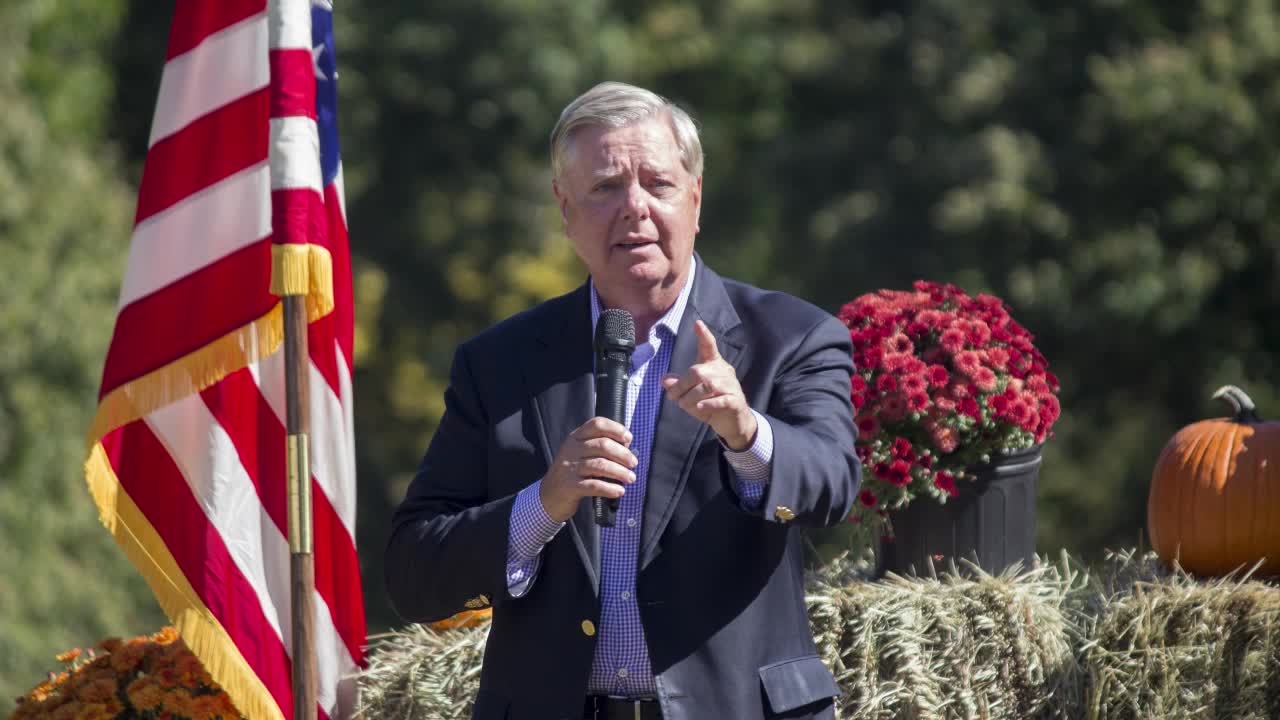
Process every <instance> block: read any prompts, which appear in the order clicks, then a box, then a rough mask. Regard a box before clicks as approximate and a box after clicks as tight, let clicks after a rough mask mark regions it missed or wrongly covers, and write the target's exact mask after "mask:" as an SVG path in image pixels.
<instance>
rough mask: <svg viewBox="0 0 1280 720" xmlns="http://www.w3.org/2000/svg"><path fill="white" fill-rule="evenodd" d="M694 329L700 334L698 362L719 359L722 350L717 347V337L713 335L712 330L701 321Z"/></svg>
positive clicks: (695, 324)
mask: <svg viewBox="0 0 1280 720" xmlns="http://www.w3.org/2000/svg"><path fill="white" fill-rule="evenodd" d="M693 328H694V331H695V332H697V333H698V362H710V361H712V360H716V359H718V358H719V357H720V350H719V348H717V347H716V336H715V335H713V334H711V328H709V327H707V324H706V323H704V322H702V321H701V320H698V321H697V322H695V323H694V325H693Z"/></svg>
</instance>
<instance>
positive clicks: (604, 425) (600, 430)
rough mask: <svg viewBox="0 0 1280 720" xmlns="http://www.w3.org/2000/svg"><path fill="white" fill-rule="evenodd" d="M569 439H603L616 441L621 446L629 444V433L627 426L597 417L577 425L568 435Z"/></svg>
mask: <svg viewBox="0 0 1280 720" xmlns="http://www.w3.org/2000/svg"><path fill="white" fill-rule="evenodd" d="M569 437H572V438H573V439H575V440H579V441H585V440H591V439H592V438H601V437H604V438H612V439H613V440H617V441H618V442H620V443H622V444H623V445H630V444H631V431H630V430H628V429H627V426H625V425H623V424H622V423H620V422H618V421H616V420H610V419H609V418H607V417H601V416H599V415H597V416H595V417H593V418H591V419H590V420H588V421H586V422H584V423H582V424H581V425H579V426H578V427H577V428H576V429H574V431H573V432H571V433H569Z"/></svg>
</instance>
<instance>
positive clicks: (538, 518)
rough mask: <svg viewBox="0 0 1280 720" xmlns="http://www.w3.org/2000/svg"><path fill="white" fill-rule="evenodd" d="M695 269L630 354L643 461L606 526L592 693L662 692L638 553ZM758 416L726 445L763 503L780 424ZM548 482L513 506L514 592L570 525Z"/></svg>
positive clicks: (631, 406)
mask: <svg viewBox="0 0 1280 720" xmlns="http://www.w3.org/2000/svg"><path fill="white" fill-rule="evenodd" d="M694 269H695V268H693V267H691V268H690V271H689V279H688V281H686V282H685V286H684V289H683V290H681V292H680V296H679V298H677V299H676V302H675V304H674V305H672V306H671V309H670V310H668V311H667V312H666V314H665V315H663V316H662V318H660V319H659V320H658V322H657V324H656V325H655V326H654V328H653V330H652V331H651V332H650V333H649V339H648V342H646V343H642V344H639V345H637V346H636V349H635V352H634V353H633V354H632V356H631V380H630V383H629V384H628V387H627V417H626V420H627V422H626V425H627V429H628V430H630V431H631V435H632V442H631V451H632V452H633V453H634V454H635V456H636V459H637V460H639V465H638V466H637V467H636V469H635V474H636V481H635V482H634V483H632V484H631V485H630V486H628V487H627V492H626V494H625V495H623V496H622V500H621V501H620V502H619V505H618V515H617V524H616V525H615V526H614V527H611V528H601V529H600V547H601V558H600V562H601V573H600V598H601V608H600V630H599V636H598V638H597V641H596V649H595V658H594V660H593V662H592V664H591V677H590V679H589V682H588V690H589V692H591V693H592V694H598V695H614V696H619V697H630V698H641V697H655V696H656V695H657V688H656V686H655V684H654V679H653V669H652V667H651V666H650V663H649V649H648V647H647V646H646V645H645V638H644V626H643V625H642V624H641V622H640V609H639V606H637V605H636V597H635V587H636V584H635V580H636V569H637V564H638V562H639V560H638V557H637V553H638V551H639V546H640V525H641V521H642V518H643V515H644V498H645V490H646V487H647V485H648V477H649V455H650V451H651V450H652V448H653V433H654V426H655V424H656V423H657V419H658V408H659V406H660V405H661V404H662V397H663V394H664V391H663V388H662V376H663V375H665V374H666V373H667V370H668V368H669V367H670V365H671V352H672V349H673V348H674V347H675V337H676V330H677V329H678V328H679V327H680V319H681V318H682V317H683V316H684V310H685V306H686V305H687V304H688V302H689V295H690V291H691V290H692V288H693V276H694ZM600 311H601V308H600V299H599V296H598V295H597V294H596V289H595V285H592V286H591V327H592V329H593V332H594V328H595V324H596V321H597V320H598V319H599V317H600ZM753 412H754V411H753ZM756 422H757V424H758V426H759V431H758V432H757V433H756V440H755V443H754V444H753V445H752V446H751V447H749V448H747V449H746V450H744V451H742V452H734V451H732V450H729V449H728V448H727V447H725V448H724V453H725V459H726V460H727V461H728V462H729V465H730V466H731V467H732V468H733V469H734V474H735V476H736V478H735V479H736V481H737V486H738V493H739V497H740V498H741V499H742V502H743V504H744V505H745V506H747V507H754V508H759V507H760V505H761V503H762V502H763V500H764V492H765V484H766V483H767V482H768V479H769V470H770V464H771V462H772V459H773V429H772V428H771V427H770V426H769V423H768V421H767V420H766V419H765V418H764V416H763V415H760V414H759V413H756ZM541 484H542V481H541V480H539V481H537V482H535V483H534V484H533V485H530V486H529V487H527V488H525V489H524V490H522V491H521V492H520V493H519V495H517V497H516V502H515V506H514V507H513V508H512V511H511V521H510V523H511V526H510V542H509V544H508V548H507V588H508V591H509V592H510V593H511V595H512V597H521V596H523V595H524V594H525V593H527V592H528V591H529V588H530V587H532V585H533V582H534V580H535V578H536V577H537V573H538V565H539V560H540V557H541V554H542V548H543V546H544V545H546V544H547V543H548V542H550V541H551V539H552V538H553V537H555V535H556V533H558V532H559V531H560V529H561V528H563V527H564V523H558V522H555V521H554V520H552V519H551V518H550V517H548V516H547V512H546V510H545V509H544V508H543V507H542V502H541V500H540V499H539V496H538V492H539V488H540V487H541Z"/></svg>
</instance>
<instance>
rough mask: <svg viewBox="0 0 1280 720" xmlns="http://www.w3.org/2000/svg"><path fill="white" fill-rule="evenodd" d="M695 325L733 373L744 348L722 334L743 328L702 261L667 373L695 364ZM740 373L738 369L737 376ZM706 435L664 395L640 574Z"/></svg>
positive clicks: (679, 372)
mask: <svg viewBox="0 0 1280 720" xmlns="http://www.w3.org/2000/svg"><path fill="white" fill-rule="evenodd" d="M695 320H702V321H703V322H705V323H706V324H707V326H708V327H709V328H711V331H712V333H713V334H714V335H715V336H716V346H717V348H718V349H719V350H720V355H721V357H723V358H724V359H725V361H726V362H728V363H729V364H730V365H733V366H734V367H735V368H736V367H737V364H736V363H737V359H738V356H739V355H740V354H741V352H742V345H741V344H740V343H739V342H737V341H736V340H734V339H731V338H730V337H726V333H728V332H729V331H730V330H732V329H734V328H735V327H737V326H738V325H739V324H741V321H740V320H739V319H738V314H737V313H736V312H735V311H734V309H733V304H732V303H731V302H730V301H729V296H728V294H727V293H725V290H724V284H723V283H722V282H721V281H720V278H719V276H717V275H716V274H715V273H714V272H712V271H711V270H710V269H708V268H707V266H706V264H705V263H703V261H702V258H701V257H699V258H698V264H697V275H696V276H695V277H694V283H693V291H692V295H691V297H690V299H689V305H688V307H687V308H686V309H685V313H684V316H683V317H682V318H681V319H680V329H679V330H678V331H677V334H676V345H675V349H674V350H672V354H671V366H670V368H669V369H668V370H667V372H670V373H674V374H676V375H684V374H685V373H686V372H688V370H689V368H690V367H691V366H692V365H693V364H694V363H696V362H697V360H698V336H697V334H696V332H695V331H694V329H693V323H694V321H695ZM741 372H742V370H741V368H739V374H741ZM708 432H710V427H709V426H708V425H706V424H704V423H702V422H701V421H700V420H698V419H697V418H695V417H693V416H692V415H690V414H689V413H687V412H685V411H684V409H682V408H681V407H680V406H679V405H677V404H676V403H674V402H672V401H671V400H670V399H668V398H667V397H666V395H665V394H664V395H663V397H662V404H661V406H659V408H658V421H657V424H656V426H655V431H654V437H653V448H652V449H651V450H650V456H649V477H648V479H647V481H646V484H647V488H646V490H645V500H644V523H643V524H642V525H641V530H640V554H639V568H640V569H644V568H645V566H647V565H648V564H649V563H650V562H651V561H652V560H653V557H654V554H655V552H656V550H657V545H658V539H659V538H661V537H662V532H663V530H665V529H666V527H667V523H668V522H670V521H671V515H672V513H674V512H675V507H676V501H677V500H678V499H679V497H680V493H681V491H683V490H684V486H685V483H686V482H687V481H688V479H689V469H690V467H691V465H692V463H693V455H694V450H695V449H697V447H698V446H699V445H700V444H701V443H702V441H703V439H704V438H705V437H706V434H707V433H708Z"/></svg>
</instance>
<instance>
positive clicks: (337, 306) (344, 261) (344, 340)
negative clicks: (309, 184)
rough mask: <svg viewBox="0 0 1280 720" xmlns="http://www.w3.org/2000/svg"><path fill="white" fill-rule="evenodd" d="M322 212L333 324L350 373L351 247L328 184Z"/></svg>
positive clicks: (335, 195) (353, 322)
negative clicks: (330, 267)
mask: <svg viewBox="0 0 1280 720" xmlns="http://www.w3.org/2000/svg"><path fill="white" fill-rule="evenodd" d="M324 209H325V214H326V216H327V219H328V223H327V224H328V228H329V235H328V248H329V254H330V255H331V256H332V257H333V321H334V326H335V331H336V335H337V339H338V346H339V347H341V348H342V353H343V355H345V356H346V357H345V358H343V361H344V362H345V363H346V364H347V370H348V373H350V370H351V366H352V363H353V362H354V361H355V327H356V320H355V306H356V304H355V296H354V294H353V293H352V289H351V246H350V243H349V242H348V240H347V223H346V220H345V219H344V218H343V217H342V206H341V204H340V198H339V197H338V188H337V187H336V186H335V185H334V184H333V183H329V184H328V185H326V186H325V188H324Z"/></svg>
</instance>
